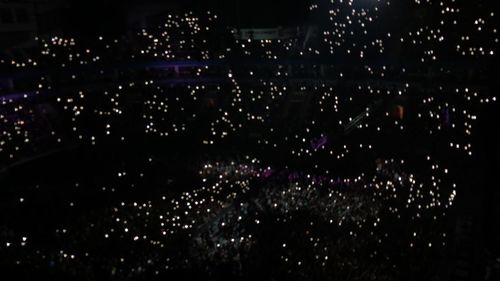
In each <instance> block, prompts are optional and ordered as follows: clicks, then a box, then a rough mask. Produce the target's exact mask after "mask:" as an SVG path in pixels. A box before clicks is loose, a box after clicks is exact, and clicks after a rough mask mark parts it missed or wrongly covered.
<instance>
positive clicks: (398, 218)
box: [0, 0, 498, 280]
mask: <svg viewBox="0 0 500 281" xmlns="http://www.w3.org/2000/svg"><path fill="white" fill-rule="evenodd" d="M488 5H489V4H488V3H487V2H486V1H481V3H480V4H479V5H478V6H477V7H469V6H470V5H469V6H468V4H465V3H462V2H460V1H458V2H457V1H445V0H443V1H440V2H439V3H438V2H435V1H411V3H406V4H402V3H399V2H398V3H393V2H392V1H386V0H377V1H354V0H348V1H322V0H318V1H313V3H312V4H311V6H310V9H309V10H310V11H309V13H310V17H311V20H310V23H308V24H307V25H304V26H301V27H298V28H296V33H295V34H294V35H293V36H292V37H287V38H273V39H262V40H260V39H255V38H248V39H241V38H239V37H238V36H237V30H236V31H235V30H234V29H229V28H226V27H225V26H224V22H223V20H224V19H221V18H220V17H219V16H217V14H216V13H215V12H213V11H206V12H203V13H196V12H186V13H178V14H167V15H165V16H164V17H163V18H162V19H161V20H160V21H159V22H158V21H153V22H152V23H151V24H150V26H149V27H145V28H142V29H140V30H137V32H136V33H135V34H129V35H128V36H124V37H121V38H119V37H117V39H108V38H103V37H102V36H99V35H98V36H97V38H95V42H79V41H78V39H75V38H62V37H53V38H38V42H39V49H36V50H34V51H33V52H32V54H31V55H32V57H20V58H14V57H5V58H3V57H2V58H0V70H1V71H4V70H5V73H7V74H6V76H7V78H6V79H7V80H9V83H6V84H5V85H7V86H6V87H2V88H0V90H1V91H2V92H0V102H1V112H0V168H1V169H2V171H3V172H4V171H8V173H12V174H14V173H15V171H16V167H21V168H20V169H23V172H24V173H30V172H33V173H34V170H35V169H36V168H33V167H27V168H25V167H24V166H23V163H30V162H31V161H34V160H33V159H37V158H41V160H37V161H41V162H43V163H47V164H41V165H43V166H50V165H53V163H54V162H58V161H63V162H65V163H66V162H67V163H68V164H67V165H64V166H67V167H66V169H70V168H69V167H75V168H73V169H70V170H80V168H79V167H83V166H85V165H87V166H86V167H88V166H90V167H92V166H93V165H94V164H89V163H94V162H95V166H96V167H95V168H92V169H91V171H93V172H90V171H71V172H70V173H67V174H64V175H60V176H59V180H54V181H53V182H47V181H45V180H42V179H41V178H36V177H33V179H22V180H16V181H11V182H9V181H8V174H7V175H6V176H5V177H6V178H7V180H5V183H6V184H5V185H6V186H7V187H5V188H4V189H5V191H2V192H5V194H6V196H4V199H2V201H1V207H2V208H3V210H4V211H5V212H4V213H5V215H2V219H3V221H5V223H0V265H2V267H5V268H7V269H9V270H12V271H15V272H17V273H18V274H20V273H22V274H25V275H26V279H29V276H30V274H39V273H40V274H47V275H49V276H51V277H52V278H60V279H61V280H62V279H68V278H70V279H82V280H92V279H102V280H124V279H129V280H146V279H147V280H150V279H161V278H164V277H165V276H180V277H182V278H194V277H197V278H199V277H200V276H203V278H204V279H206V278H208V279H209V280H210V279H213V280H220V279H223V278H233V279H242V280H245V279H248V280H254V279H255V278H262V279H263V280H281V279H288V280H316V279H318V280H320V279H321V280H401V279H404V280H429V279H432V280H446V276H442V274H443V271H446V270H448V269H449V268H451V266H452V265H450V264H449V263H448V262H447V260H449V258H450V256H451V250H450V246H451V245H450V244H452V243H451V242H450V236H451V235H452V230H450V227H449V215H450V212H451V210H452V209H453V203H454V201H455V197H456V196H457V193H459V190H460V188H461V186H460V185H461V184H462V185H465V184H467V182H464V180H463V179H464V176H463V173H464V169H465V168H466V166H467V165H470V163H472V162H473V161H474V156H475V152H474V151H475V147H474V146H473V141H472V137H473V136H474V132H475V125H476V124H477V122H478V120H479V119H480V118H481V111H482V109H484V108H487V107H488V106H490V105H491V104H495V103H496V96H495V94H494V92H495V91H494V84H493V83H494V82H493V81H494V79H495V78H498V77H496V76H498V72H495V71H494V69H495V67H496V66H495V61H496V60H497V50H498V33H497V28H498V27H497V26H496V25H495V24H494V23H495V19H496V17H497V14H496V12H495V11H494V9H493V8H492V7H490V6H488ZM472 6H475V4H474V5H472ZM467 9H470V10H468V11H467V13H465V11H466V10H467ZM396 12H397V13H396ZM393 13H394V14H395V15H392V14H393ZM431 15H432V16H431ZM399 22H402V23H404V26H403V27H401V25H400V24H395V23H399ZM288 35H290V34H288ZM288 35H287V36H288ZM2 73H3V72H2ZM12 73H13V74H12ZM2 75H3V74H2ZM495 75H496V76H495ZM2 85H3V84H2ZM68 150H70V151H73V152H72V153H74V154H65V153H67V152H64V153H62V154H64V155H59V154H58V152H60V151H68ZM108 150H109V151H113V153H111V154H106V153H103V151H108ZM101 154H103V155H108V156H109V157H105V156H100V155H101ZM130 154H133V155H134V156H133V157H132V156H129V155H130ZM47 155H55V156H54V157H56V159H58V160H57V161H56V160H53V159H52V158H49V159H46V158H44V157H46V156H47ZM75 155H76V156H75ZM200 155H201V156H200ZM101 157H102V158H101ZM80 158H83V159H86V160H80ZM44 161H46V162H44ZM101 162H102V163H101ZM36 163H39V162H36ZM462 164H463V165H462ZM83 170H85V169H83ZM0 180H3V179H1V178H0ZM37 180H39V181H41V183H39V182H36V181H37ZM31 181H35V182H31ZM2 186H3V184H2ZM33 210H38V211H39V210H44V211H40V212H34V211H33ZM7 214H13V215H12V217H10V218H9V216H7ZM491 276H493V275H491ZM488 278H491V277H488ZM489 280H493V279H489Z"/></svg>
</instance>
